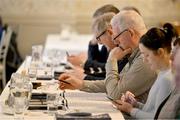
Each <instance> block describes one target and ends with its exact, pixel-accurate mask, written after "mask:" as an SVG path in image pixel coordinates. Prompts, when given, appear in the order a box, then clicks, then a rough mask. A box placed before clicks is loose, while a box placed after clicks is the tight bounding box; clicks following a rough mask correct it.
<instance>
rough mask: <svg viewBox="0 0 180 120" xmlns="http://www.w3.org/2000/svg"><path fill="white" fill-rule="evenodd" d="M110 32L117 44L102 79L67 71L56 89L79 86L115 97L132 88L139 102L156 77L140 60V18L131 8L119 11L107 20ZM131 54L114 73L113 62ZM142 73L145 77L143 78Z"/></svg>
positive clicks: (144, 29) (143, 28)
mask: <svg viewBox="0 0 180 120" xmlns="http://www.w3.org/2000/svg"><path fill="white" fill-rule="evenodd" d="M110 30H111V35H112V37H113V40H114V42H115V43H117V44H118V47H115V48H114V49H112V50H111V52H110V54H109V57H108V60H107V63H106V79H105V81H99V80H97V81H83V80H82V79H78V78H77V77H75V76H73V75H70V74H68V73H64V74H62V75H61V76H60V77H59V79H60V80H61V81H62V80H63V81H67V82H69V83H70V84H65V83H63V82H60V86H59V87H60V89H80V90H83V91H86V92H104V93H106V94H107V95H108V96H109V97H111V98H112V99H119V98H120V97H121V95H122V93H124V92H126V91H127V90H130V91H133V93H134V94H135V96H136V97H137V98H139V99H140V100H141V101H145V100H146V97H147V92H148V91H149V89H150V88H151V86H152V84H153V83H154V80H155V78H156V73H155V72H154V71H152V70H150V68H149V67H148V66H147V65H146V64H145V63H143V59H142V57H141V53H140V51H139V49H138V44H139V39H140V37H141V36H142V35H143V34H144V33H145V32H146V27H145V24H144V21H143V19H142V17H141V16H140V15H139V14H137V13H136V12H134V11H121V12H120V13H118V14H116V15H115V16H114V17H113V18H112V20H111V29H110ZM128 54H131V55H130V56H129V58H128V63H127V64H126V66H125V67H124V68H123V70H122V71H121V72H120V74H119V72H118V65H117V61H118V60H121V59H122V58H123V57H124V56H126V55H128ZM144 75H146V77H144Z"/></svg>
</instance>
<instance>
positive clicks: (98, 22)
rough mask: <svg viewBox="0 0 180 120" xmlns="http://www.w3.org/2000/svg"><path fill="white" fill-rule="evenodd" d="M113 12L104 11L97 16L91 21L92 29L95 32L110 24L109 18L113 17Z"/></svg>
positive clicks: (103, 29) (104, 28)
mask: <svg viewBox="0 0 180 120" xmlns="http://www.w3.org/2000/svg"><path fill="white" fill-rule="evenodd" d="M114 15H115V14H114V13H105V14H104V15H101V16H99V17H98V18H96V19H95V20H94V21H93V24H92V30H93V31H96V32H103V31H105V30H106V29H107V27H108V26H109V25H110V22H111V19H112V18H113V17H114Z"/></svg>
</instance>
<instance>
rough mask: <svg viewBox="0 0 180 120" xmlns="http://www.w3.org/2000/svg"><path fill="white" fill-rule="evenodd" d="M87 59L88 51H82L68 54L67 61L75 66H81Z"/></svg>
mask: <svg viewBox="0 0 180 120" xmlns="http://www.w3.org/2000/svg"><path fill="white" fill-rule="evenodd" d="M86 60H87V54H86V53H80V54H78V55H70V56H67V61H68V62H70V63H71V64H72V65H74V66H80V65H81V64H84V63H85V61H86Z"/></svg>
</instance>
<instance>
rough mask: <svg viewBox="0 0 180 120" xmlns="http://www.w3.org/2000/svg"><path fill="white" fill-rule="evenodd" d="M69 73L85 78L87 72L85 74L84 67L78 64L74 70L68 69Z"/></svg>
mask: <svg viewBox="0 0 180 120" xmlns="http://www.w3.org/2000/svg"><path fill="white" fill-rule="evenodd" d="M66 72H67V73H68V74H70V75H73V76H76V77H77V78H78V79H84V77H85V76H86V74H84V69H83V68H81V67H78V66H75V67H74V68H73V70H68V71H66Z"/></svg>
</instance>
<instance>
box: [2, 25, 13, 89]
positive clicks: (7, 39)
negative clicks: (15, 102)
mask: <svg viewBox="0 0 180 120" xmlns="http://www.w3.org/2000/svg"><path fill="white" fill-rule="evenodd" d="M11 36H12V29H11V28H10V27H8V28H7V31H6V33H5V35H4V36H3V39H2V41H1V44H0V62H1V64H2V66H3V70H2V84H3V88H4V87H5V86H6V57H7V53H8V48H9V43H10V40H11Z"/></svg>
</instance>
